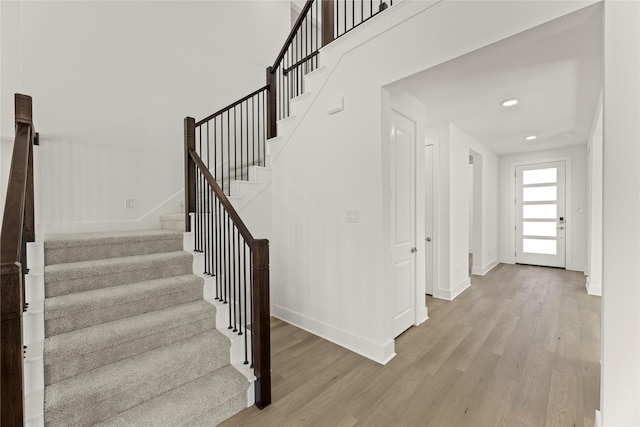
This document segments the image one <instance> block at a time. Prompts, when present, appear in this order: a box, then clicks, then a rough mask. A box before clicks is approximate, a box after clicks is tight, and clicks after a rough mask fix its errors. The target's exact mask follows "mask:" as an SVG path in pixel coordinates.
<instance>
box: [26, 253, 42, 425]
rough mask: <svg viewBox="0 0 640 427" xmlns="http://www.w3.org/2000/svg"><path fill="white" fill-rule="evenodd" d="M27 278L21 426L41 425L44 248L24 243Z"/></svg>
mask: <svg viewBox="0 0 640 427" xmlns="http://www.w3.org/2000/svg"><path fill="white" fill-rule="evenodd" d="M27 258H28V259H29V274H27V275H26V276H25V283H24V286H25V298H26V302H28V303H29V309H28V310H27V312H26V313H25V314H24V316H23V317H22V319H23V323H22V332H23V337H24V338H23V340H24V344H25V345H26V346H27V351H26V354H25V356H26V357H25V359H24V364H23V368H24V379H25V383H24V395H25V425H27V426H42V425H44V244H43V243H42V242H40V241H38V242H33V243H27Z"/></svg>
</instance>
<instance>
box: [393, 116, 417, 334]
mask: <svg viewBox="0 0 640 427" xmlns="http://www.w3.org/2000/svg"><path fill="white" fill-rule="evenodd" d="M415 136H416V132H415V123H414V122H412V121H411V120H409V119H407V118H406V117H404V116H402V115H400V114H398V113H396V112H394V111H392V113H391V147H390V148H391V150H390V152H391V239H392V250H391V257H392V263H393V280H394V298H395V305H394V319H393V336H394V337H396V336H398V335H400V334H401V333H402V332H404V331H405V330H406V329H408V328H409V327H410V326H411V325H413V323H414V322H415V289H416V285H415V280H416V261H415V260H416V258H415V257H416V254H415V252H416V245H415V211H416V209H415V206H416V193H415V187H416V183H415V181H416V167H415V159H416V155H415V154H416V141H415Z"/></svg>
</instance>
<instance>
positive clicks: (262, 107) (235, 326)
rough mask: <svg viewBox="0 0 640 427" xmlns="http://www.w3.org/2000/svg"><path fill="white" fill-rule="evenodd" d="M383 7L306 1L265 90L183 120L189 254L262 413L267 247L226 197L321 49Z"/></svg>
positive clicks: (266, 390)
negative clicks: (234, 337)
mask: <svg viewBox="0 0 640 427" xmlns="http://www.w3.org/2000/svg"><path fill="white" fill-rule="evenodd" d="M396 1H398V0H396ZM390 4H391V5H393V1H392V0H390ZM387 7H388V6H387V3H385V2H383V1H382V0H375V1H374V0H307V2H306V3H305V5H304V7H303V8H302V10H301V12H300V15H299V16H298V18H297V20H296V22H295V24H294V25H293V28H292V29H291V32H290V33H289V35H288V37H287V39H286V41H285V43H284V46H283V47H282V49H281V50H280V53H279V54H278V56H277V57H276V60H275V62H274V63H273V65H272V66H270V67H268V68H267V70H266V71H267V72H266V80H267V82H266V85H265V86H263V87H261V88H259V89H257V90H256V91H254V92H252V93H250V94H249V95H247V96H245V97H243V98H242V99H240V100H238V101H236V102H234V103H232V104H231V105H229V106H227V107H225V108H223V109H221V110H219V111H217V112H215V113H213V114H211V115H209V116H207V117H205V118H204V119H202V120H200V121H198V122H196V121H195V119H193V118H191V117H187V118H185V122H184V129H185V139H184V141H185V151H184V153H185V155H184V158H185V229H186V230H187V231H191V227H192V226H191V217H192V215H193V228H194V230H193V231H194V246H195V250H196V252H202V253H203V254H204V259H205V262H204V270H205V271H204V273H205V274H207V275H209V276H211V277H214V278H215V289H216V291H215V299H216V300H218V301H220V302H222V303H223V304H228V305H229V319H228V328H229V329H230V330H232V331H233V332H234V333H237V334H238V335H239V336H244V349H245V358H244V363H245V364H251V365H252V366H253V369H254V373H255V376H256V378H257V380H256V386H255V401H256V406H257V407H258V408H260V409H262V408H264V407H266V406H268V405H269V404H270V403H271V372H270V370H271V349H270V328H269V317H270V305H269V242H268V240H264V239H262V240H260V239H254V238H253V236H252V235H251V233H250V232H249V230H248V229H247V227H246V226H245V224H244V223H243V222H242V220H241V219H240V217H239V215H238V213H237V212H236V211H235V209H234V208H233V206H232V205H231V203H230V202H229V199H228V198H227V196H226V194H230V189H231V182H232V181H233V180H245V179H247V177H248V175H249V170H250V167H251V166H265V165H266V157H267V153H266V141H267V139H269V138H273V137H275V136H277V129H276V126H277V124H276V123H277V121H278V120H280V119H284V118H286V117H288V116H289V114H290V110H289V101H290V100H291V99H293V98H294V97H296V96H299V95H301V94H302V93H304V76H305V74H308V73H309V72H311V71H313V70H315V69H316V68H317V67H318V54H319V50H320V48H321V47H323V46H326V45H327V44H329V43H331V42H332V41H333V40H335V39H336V38H338V37H341V36H342V35H344V34H346V33H347V32H349V31H351V30H352V29H354V28H356V27H358V26H359V25H361V24H362V23H363V22H365V21H367V20H369V19H370V18H372V17H373V16H375V15H377V14H378V13H379V12H381V11H383V10H385V9H386V8H387ZM225 193H226V194H225ZM249 332H250V333H249ZM249 336H250V337H249Z"/></svg>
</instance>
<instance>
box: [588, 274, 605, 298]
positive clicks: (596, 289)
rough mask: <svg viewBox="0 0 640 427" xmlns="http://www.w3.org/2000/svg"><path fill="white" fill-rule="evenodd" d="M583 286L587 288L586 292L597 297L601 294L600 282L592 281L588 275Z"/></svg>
mask: <svg viewBox="0 0 640 427" xmlns="http://www.w3.org/2000/svg"><path fill="white" fill-rule="evenodd" d="M585 287H586V288H587V294H589V295H594V296H598V297H601V296H602V283H596V282H594V281H592V280H591V277H590V276H587V280H586V282H585Z"/></svg>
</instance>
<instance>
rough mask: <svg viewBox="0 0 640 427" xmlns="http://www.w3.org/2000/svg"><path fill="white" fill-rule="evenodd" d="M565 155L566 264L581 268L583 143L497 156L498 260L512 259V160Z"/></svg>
mask: <svg viewBox="0 0 640 427" xmlns="http://www.w3.org/2000/svg"><path fill="white" fill-rule="evenodd" d="M556 159H569V160H570V167H571V173H570V174H569V169H567V177H566V184H567V185H566V195H567V200H566V207H565V214H566V227H567V229H566V235H565V236H566V246H565V250H566V268H567V269H568V270H576V271H584V270H585V268H586V265H587V210H588V205H587V146H586V145H580V146H576V147H569V148H563V149H558V150H545V151H534V152H531V153H523V154H514V155H507V156H500V177H499V181H500V189H499V198H500V208H499V213H498V223H499V224H500V229H499V250H500V262H504V263H509V264H513V263H515V256H514V253H515V232H514V225H515V216H514V215H515V211H514V205H513V199H514V197H515V196H514V194H515V193H514V191H515V190H514V188H515V187H514V186H515V181H514V179H515V178H514V177H513V171H514V170H513V165H514V164H515V163H523V162H526V163H538V162H540V163H542V162H546V161H551V160H556Z"/></svg>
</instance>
